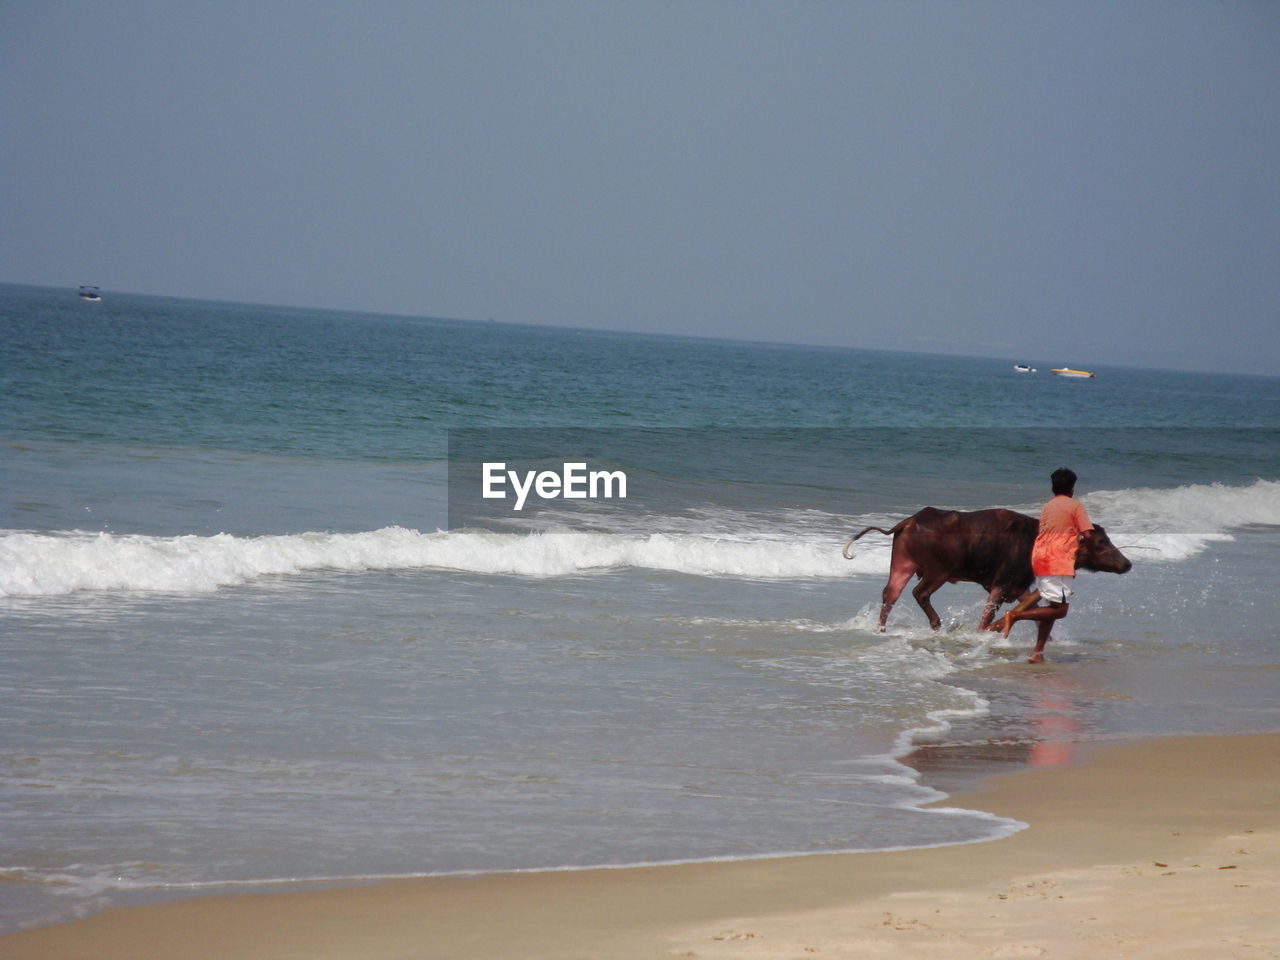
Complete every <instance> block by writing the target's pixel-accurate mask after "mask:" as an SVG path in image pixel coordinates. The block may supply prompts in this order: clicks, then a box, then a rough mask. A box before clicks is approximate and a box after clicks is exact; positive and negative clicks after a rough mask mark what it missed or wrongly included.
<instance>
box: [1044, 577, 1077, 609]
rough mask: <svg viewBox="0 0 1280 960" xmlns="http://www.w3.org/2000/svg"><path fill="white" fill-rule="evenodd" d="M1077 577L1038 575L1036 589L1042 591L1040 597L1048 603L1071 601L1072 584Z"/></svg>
mask: <svg viewBox="0 0 1280 960" xmlns="http://www.w3.org/2000/svg"><path fill="white" fill-rule="evenodd" d="M1075 579H1076V578H1075V577H1072V576H1061V577H1036V589H1037V590H1039V591H1040V599H1041V600H1044V601H1046V602H1048V603H1070V602H1071V594H1072V590H1071V584H1072V583H1074V582H1075Z"/></svg>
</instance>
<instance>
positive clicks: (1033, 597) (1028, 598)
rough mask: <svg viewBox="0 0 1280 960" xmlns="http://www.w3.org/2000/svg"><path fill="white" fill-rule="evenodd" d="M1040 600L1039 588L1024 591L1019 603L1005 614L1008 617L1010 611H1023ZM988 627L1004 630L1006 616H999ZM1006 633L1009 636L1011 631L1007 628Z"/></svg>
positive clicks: (989, 628)
mask: <svg viewBox="0 0 1280 960" xmlns="http://www.w3.org/2000/svg"><path fill="white" fill-rule="evenodd" d="M1039 602H1040V591H1039V590H1032V591H1031V592H1030V593H1024V594H1023V595H1022V597H1021V598H1020V599H1019V600H1018V605H1017V606H1015V607H1013V608H1012V609H1011V610H1009V611H1008V613H1006V614H1005V615H1004V616H1005V617H1007V616H1009V614H1010V613H1021V612H1022V611H1023V610H1026V609H1027V608H1028V607H1034V606H1035V605H1036V604H1037V603H1039ZM987 629H988V630H1004V617H1000V618H998V619H997V620H996V621H995V622H994V623H992V624H991V626H989V627H987ZM1004 635H1005V636H1006V637H1007V636H1008V635H1009V632H1008V631H1007V630H1005V634H1004Z"/></svg>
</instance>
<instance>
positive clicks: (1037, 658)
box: [1027, 650, 1044, 663]
mask: <svg viewBox="0 0 1280 960" xmlns="http://www.w3.org/2000/svg"><path fill="white" fill-rule="evenodd" d="M1027 663H1044V654H1043V653H1041V652H1040V651H1039V650H1037V651H1036V652H1035V653H1033V654H1031V656H1029V657H1027Z"/></svg>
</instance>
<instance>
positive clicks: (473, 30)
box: [0, 0, 1280, 374]
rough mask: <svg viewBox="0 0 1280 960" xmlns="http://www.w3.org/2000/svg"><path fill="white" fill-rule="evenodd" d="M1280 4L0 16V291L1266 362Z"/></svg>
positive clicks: (1129, 358)
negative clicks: (41, 289)
mask: <svg viewBox="0 0 1280 960" xmlns="http://www.w3.org/2000/svg"><path fill="white" fill-rule="evenodd" d="M1278 103H1280V3H1276V2H1272V0H1259V2H1231V0H1213V2H1208V0H1206V2H1194V3H1191V2H1180V0H1151V2H1137V0H1108V2H1103V0H1097V2H1092V0H1070V2H1054V0H1017V2H1006V0H999V2H997V0H991V2H977V0H972V2H964V0H935V2H920V0H886V2H872V0H866V2H860V0H839V2H822V0H809V2H800V0H777V2H769V3H765V2H753V0H733V2H719V0H715V2H713V0H705V2H699V0H685V2H666V0H630V2H626V3H623V2H604V0H590V2H562V0H538V2H534V0H529V2H515V0H512V2H489V0H450V2H431V0H414V2H396V0H380V2H369V0H366V2H354V0H352V2H332V0H305V2H302V0H256V2H240V0H218V2H204V0H184V2H183V3H178V4H175V3H172V2H167V0H166V2H139V0H111V2H99V0H81V2H67V0H35V2H25V0H0V177H2V178H3V184H4V186H3V189H0V223H2V226H0V281H3V282H11V283H31V284H40V285H49V286H64V287H74V286H75V285H76V284H80V283H93V284H97V285H99V286H101V287H102V288H103V291H104V294H106V295H109V294H110V291H113V290H115V291H131V292H138V293H154V294H164V295H173V296H183V297H196V298H207V299H217V300H235V301H246V302H254V303H274V304H292V305H299V306H316V307H324V308H333V309H344V310H348V309H349V310H362V311H371V312H386V313H403V314H412V315H423V316H435V317H450V318H468V319H478V320H486V319H488V318H494V319H498V320H502V321H509V322H517V323H534V324H550V325H562V326H573V327H593V328H601V329H611V330H631V331H643V332H654V333H680V334H693V335H698V336H708V337H727V338H736V339H750V340H772V341H785V342H795V343H807V344H828V345H838V346H848V347H867V348H875V349H895V350H912V351H922V352H933V353H957V354H968V355H978V356H992V357H1004V358H1010V359H1030V360H1037V361H1042V362H1049V363H1052V365H1055V366H1056V365H1069V366H1075V367H1083V368H1085V369H1088V368H1089V367H1090V366H1091V365H1127V366H1155V367H1168V368H1173V369H1198V370H1221V371H1232V372H1241V373H1265V374H1275V373H1276V372H1277V371H1280V109H1278V108H1277V104H1278Z"/></svg>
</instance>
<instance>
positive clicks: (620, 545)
mask: <svg viewBox="0 0 1280 960" xmlns="http://www.w3.org/2000/svg"><path fill="white" fill-rule="evenodd" d="M628 567H633V568H643V569H650V570H669V571H674V572H679V573H687V574H693V575H697V576H711V577H717V576H726V577H752V578H766V579H787V578H809V577H844V576H848V575H850V574H852V573H875V572H879V571H880V570H881V569H882V564H881V563H879V562H877V561H876V560H875V559H874V558H869V559H864V560H863V561H862V562H861V563H860V564H859V563H849V562H848V561H846V560H844V559H843V558H842V557H841V556H840V549H839V545H838V544H834V543H811V542H810V543H803V542H802V543H789V544H788V543H776V542H775V543H746V542H734V541H725V540H718V539H711V538H706V537H692V536H668V535H665V534H651V535H649V536H623V535H618V534H612V533H579V532H540V533H531V534H514V533H491V532H485V531H454V532H448V533H445V532H438V533H421V532H419V531H416V530H406V529H404V528H402V527H387V528H384V529H382V530H373V531H369V532H365V533H304V534H296V535H283V536H264V537H233V536H229V535H227V534H219V535H217V536H213V537H198V536H180V537H149V536H113V535H112V534H107V533H102V534H86V533H65V534H52V535H51V534H34V533H10V534H8V535H6V536H3V537H0V596H50V595H58V594H67V593H72V592H75V591H78V590H129V591H149V592H179V593H189V592H207V591H210V590H216V589H217V588H219V587H225V586H234V585H237V584H243V583H247V582H249V581H252V580H256V579H258V578H261V577H266V576H278V575H287V574H298V573H304V572H308V571H319V570H346V571H363V570H390V569H421V568H436V569H445V570H455V571H464V572H471V573H485V574H512V575H517V576H528V577H558V576H566V575H573V574H584V573H591V572H601V571H608V570H617V569H623V568H628Z"/></svg>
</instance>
